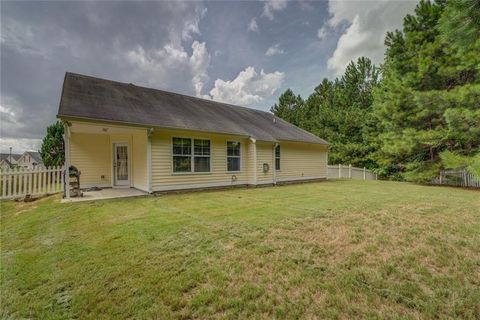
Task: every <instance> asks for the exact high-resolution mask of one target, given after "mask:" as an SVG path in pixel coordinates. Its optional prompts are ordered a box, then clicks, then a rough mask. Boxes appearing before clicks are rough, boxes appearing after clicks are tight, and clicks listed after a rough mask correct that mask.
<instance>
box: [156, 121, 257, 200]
mask: <svg viewBox="0 0 480 320" xmlns="http://www.w3.org/2000/svg"><path fill="white" fill-rule="evenodd" d="M172 137H184V138H198V139H209V140H210V162H211V172H210V173H173V170H172ZM229 140H233V141H239V142H240V143H241V145H240V146H241V147H240V148H241V149H240V154H241V172H238V173H229V172H227V155H226V148H227V147H226V142H227V141H229ZM151 141H152V190H153V191H160V190H173V189H187V188H196V187H209V186H212V187H213V186H229V185H239V184H247V183H248V180H247V176H248V175H247V171H248V166H247V163H248V162H247V154H246V150H247V149H246V147H247V145H248V140H247V139H246V138H244V137H235V136H228V135H220V134H208V133H203V132H189V131H173V130H156V131H155V132H154V134H153V136H152V138H151ZM233 175H235V176H236V177H237V180H236V181H232V176H233Z"/></svg>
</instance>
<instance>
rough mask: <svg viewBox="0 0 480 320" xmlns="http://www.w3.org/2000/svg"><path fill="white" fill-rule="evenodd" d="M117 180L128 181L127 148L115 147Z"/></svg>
mask: <svg viewBox="0 0 480 320" xmlns="http://www.w3.org/2000/svg"><path fill="white" fill-rule="evenodd" d="M116 148H117V159H116V161H117V167H116V174H117V180H128V148H127V146H117V147H116Z"/></svg>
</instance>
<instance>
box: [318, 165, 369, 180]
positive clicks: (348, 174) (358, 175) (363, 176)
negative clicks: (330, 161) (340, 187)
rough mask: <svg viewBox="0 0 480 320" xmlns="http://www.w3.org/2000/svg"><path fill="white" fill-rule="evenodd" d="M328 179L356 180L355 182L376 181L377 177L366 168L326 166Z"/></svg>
mask: <svg viewBox="0 0 480 320" xmlns="http://www.w3.org/2000/svg"><path fill="white" fill-rule="evenodd" d="M327 177H328V179H356V180H377V175H376V174H375V173H373V172H371V171H370V170H367V169H366V168H357V167H352V165H348V166H346V165H342V164H335V165H328V166H327Z"/></svg>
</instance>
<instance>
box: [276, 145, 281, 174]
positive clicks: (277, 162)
mask: <svg viewBox="0 0 480 320" xmlns="http://www.w3.org/2000/svg"><path fill="white" fill-rule="evenodd" d="M275 170H280V146H279V145H277V146H276V147H275Z"/></svg>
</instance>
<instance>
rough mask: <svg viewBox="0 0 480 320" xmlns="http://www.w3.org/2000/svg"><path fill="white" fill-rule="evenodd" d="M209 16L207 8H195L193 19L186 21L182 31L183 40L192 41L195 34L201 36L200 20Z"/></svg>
mask: <svg viewBox="0 0 480 320" xmlns="http://www.w3.org/2000/svg"><path fill="white" fill-rule="evenodd" d="M206 14H207V8H198V7H197V8H195V15H194V16H193V18H192V19H190V20H189V19H185V21H184V23H185V24H184V26H183V30H182V40H190V39H192V36H193V35H194V34H200V27H199V24H200V20H201V19H202V18H203V17H205V15H206Z"/></svg>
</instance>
